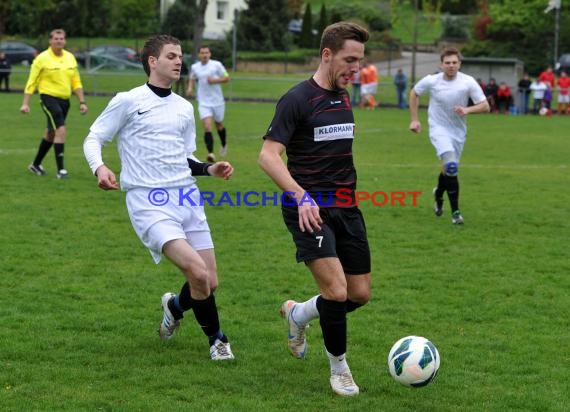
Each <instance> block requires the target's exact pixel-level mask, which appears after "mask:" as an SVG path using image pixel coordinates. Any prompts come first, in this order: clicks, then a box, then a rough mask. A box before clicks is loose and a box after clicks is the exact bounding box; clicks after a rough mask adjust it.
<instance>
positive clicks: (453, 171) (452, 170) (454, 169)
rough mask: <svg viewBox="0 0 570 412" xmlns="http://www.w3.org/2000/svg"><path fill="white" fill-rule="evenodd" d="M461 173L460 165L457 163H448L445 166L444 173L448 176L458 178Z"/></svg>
mask: <svg viewBox="0 0 570 412" xmlns="http://www.w3.org/2000/svg"><path fill="white" fill-rule="evenodd" d="M458 172H459V163H457V162H446V163H444V165H443V173H444V174H445V175H446V176H457V173H458Z"/></svg>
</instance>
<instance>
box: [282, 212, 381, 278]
mask: <svg viewBox="0 0 570 412" xmlns="http://www.w3.org/2000/svg"><path fill="white" fill-rule="evenodd" d="M281 211H282V213H283V220H284V221H285V225H286V226H287V229H289V232H291V235H292V236H293V241H294V242H295V246H297V254H296V257H297V262H305V263H308V262H309V261H311V260H314V259H318V258H324V257H338V259H339V260H340V263H341V265H342V268H343V269H344V273H346V274H348V275H362V274H366V273H370V270H371V263H370V247H369V245H368V237H367V235H366V226H365V224H364V219H363V217H362V213H361V212H360V210H359V209H358V208H357V207H350V208H340V207H330V208H329V207H326V208H325V207H324V208H321V209H320V215H321V219H322V220H323V224H322V225H321V230H320V231H318V232H314V233H309V232H301V230H300V229H299V213H298V211H297V208H296V207H282V208H281Z"/></svg>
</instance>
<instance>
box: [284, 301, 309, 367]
mask: <svg viewBox="0 0 570 412" xmlns="http://www.w3.org/2000/svg"><path fill="white" fill-rule="evenodd" d="M296 304H297V302H295V301H294V300H287V301H285V302H284V303H283V305H281V309H280V311H279V313H280V314H281V317H283V318H284V319H285V320H286V321H287V324H288V325H289V331H288V334H287V339H288V345H289V352H291V354H292V355H293V356H294V357H296V358H298V359H303V358H304V357H305V353H306V352H307V339H306V337H305V329H306V328H307V325H299V324H298V323H297V322H295V320H294V319H293V316H292V314H293V312H294V311H295V305H296Z"/></svg>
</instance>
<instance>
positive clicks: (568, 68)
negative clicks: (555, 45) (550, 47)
mask: <svg viewBox="0 0 570 412" xmlns="http://www.w3.org/2000/svg"><path fill="white" fill-rule="evenodd" d="M560 72H566V74H568V75H570V53H568V54H563V55H562V56H560V58H559V59H558V63H556V74H558V75H560Z"/></svg>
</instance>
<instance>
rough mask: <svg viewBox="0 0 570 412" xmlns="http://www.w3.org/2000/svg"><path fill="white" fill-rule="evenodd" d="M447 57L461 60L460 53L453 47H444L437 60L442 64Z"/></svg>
mask: <svg viewBox="0 0 570 412" xmlns="http://www.w3.org/2000/svg"><path fill="white" fill-rule="evenodd" d="M447 56H457V58H458V59H459V61H461V60H462V57H461V53H460V52H459V50H458V49H456V48H455V47H446V48H445V49H443V50H442V51H441V53H440V55H439V60H440V61H441V62H443V59H444V58H446V57H447Z"/></svg>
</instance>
